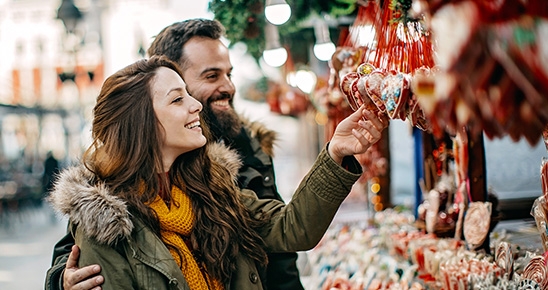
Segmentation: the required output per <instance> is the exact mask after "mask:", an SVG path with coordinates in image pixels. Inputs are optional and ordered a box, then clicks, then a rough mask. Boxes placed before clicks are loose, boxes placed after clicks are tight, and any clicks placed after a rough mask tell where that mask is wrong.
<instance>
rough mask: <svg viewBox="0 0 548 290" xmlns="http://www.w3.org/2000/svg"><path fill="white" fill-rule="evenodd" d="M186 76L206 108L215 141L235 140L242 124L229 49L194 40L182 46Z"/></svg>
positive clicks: (202, 39)
mask: <svg viewBox="0 0 548 290" xmlns="http://www.w3.org/2000/svg"><path fill="white" fill-rule="evenodd" d="M183 50H184V53H183V63H182V64H181V67H182V69H183V77H184V79H185V82H186V84H187V86H188V87H187V89H188V92H189V93H190V94H191V95H192V96H193V97H195V98H196V99H197V100H199V101H200V102H201V103H202V105H203V106H204V112H203V115H204V118H206V122H208V125H209V127H210V129H211V131H212V134H213V136H214V137H215V138H221V137H233V136H235V134H238V133H239V132H240V128H241V124H240V120H239V118H238V115H237V114H236V111H235V110H234V107H233V100H234V94H235V91H236V90H235V87H234V84H233V83H232V80H231V74H232V64H231V63H230V57H229V52H228V48H227V47H226V46H225V45H224V44H223V43H222V42H221V41H220V40H219V39H211V38H207V37H198V36H196V37H193V38H191V39H190V40H189V41H188V42H186V43H185V44H184V46H183Z"/></svg>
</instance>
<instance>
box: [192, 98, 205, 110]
mask: <svg viewBox="0 0 548 290" xmlns="http://www.w3.org/2000/svg"><path fill="white" fill-rule="evenodd" d="M192 100H193V102H194V103H193V104H192V106H191V108H190V110H191V112H192V113H195V112H201V111H202V108H203V107H204V106H203V105H202V103H201V102H200V101H198V100H196V99H195V98H194V97H192Z"/></svg>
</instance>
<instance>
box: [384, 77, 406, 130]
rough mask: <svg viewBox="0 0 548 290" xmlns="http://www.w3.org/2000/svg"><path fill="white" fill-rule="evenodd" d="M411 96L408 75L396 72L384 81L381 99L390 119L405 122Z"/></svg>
mask: <svg viewBox="0 0 548 290" xmlns="http://www.w3.org/2000/svg"><path fill="white" fill-rule="evenodd" d="M409 94H410V89H409V80H408V77H407V76H406V75H404V74H402V73H398V72H395V71H394V72H390V73H389V74H388V75H387V76H386V77H385V78H384V79H383V81H382V85H381V99H382V101H383V102H384V105H385V106H386V113H387V114H388V117H390V118H391V119H402V120H405V117H406V111H405V110H406V106H407V99H408V98H409ZM402 117H403V118H402Z"/></svg>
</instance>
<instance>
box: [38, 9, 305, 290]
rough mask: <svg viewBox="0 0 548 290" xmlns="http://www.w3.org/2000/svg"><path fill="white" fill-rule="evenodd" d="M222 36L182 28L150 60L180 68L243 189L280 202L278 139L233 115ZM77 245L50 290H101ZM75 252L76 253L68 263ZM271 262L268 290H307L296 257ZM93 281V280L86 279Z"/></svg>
mask: <svg viewBox="0 0 548 290" xmlns="http://www.w3.org/2000/svg"><path fill="white" fill-rule="evenodd" d="M223 34H224V28H223V27H222V25H221V24H220V23H219V22H217V21H214V20H207V19H191V20H187V21H183V22H178V23H175V24H172V25H170V26H168V27H166V28H164V29H163V30H162V31H161V32H160V33H159V34H158V35H157V36H156V38H155V40H154V42H153V43H152V45H151V46H150V48H149V49H148V55H149V56H150V55H166V56H167V57H168V58H170V59H171V60H173V61H176V62H178V63H179V65H180V66H181V68H182V70H183V77H184V80H185V82H186V85H187V90H188V92H189V94H190V95H192V96H193V97H194V98H196V99H197V100H199V101H200V102H201V103H202V104H203V111H202V118H203V119H204V120H205V122H206V123H207V124H208V126H209V128H210V129H211V133H212V138H213V140H215V141H217V142H223V143H224V144H225V145H227V146H229V147H231V148H233V149H235V150H237V151H238V153H239V154H240V155H241V158H242V163H243V166H242V168H241V169H240V171H239V178H238V183H239V186H240V187H241V188H249V189H252V190H253V191H255V192H256V193H257V195H258V197H259V198H269V199H278V200H281V199H282V198H281V196H280V194H279V193H278V191H277V188H276V184H275V178H274V168H273V165H272V156H273V142H274V140H275V135H276V134H275V133H274V132H273V131H270V130H268V129H266V128H265V127H263V126H262V125H261V124H259V123H251V122H248V121H246V120H244V119H243V118H241V117H240V116H239V115H238V114H237V113H236V111H235V110H234V107H233V99H234V94H235V87H234V84H233V83H232V80H231V73H232V64H231V62H230V58H229V52H228V48H227V47H226V46H225V45H224V44H223V43H222V42H221V40H220V38H221V36H223ZM73 244H74V241H73V239H72V237H71V236H70V235H67V236H65V237H64V238H63V239H62V240H61V241H60V242H59V243H58V244H57V245H56V248H55V252H54V266H53V267H52V268H51V269H50V270H49V271H48V274H47V277H46V289H62V288H63V287H64V289H65V290H68V289H92V288H93V287H97V288H93V289H100V288H98V287H99V285H100V284H101V283H102V282H103V277H102V276H94V275H96V274H97V273H99V271H100V268H99V266H98V265H92V266H88V267H84V268H82V269H78V267H77V262H76V261H77V257H78V249H77V247H72V245H73ZM71 247H72V253H71V255H70V257H69V258H68V260H67V256H68V252H70V251H71ZM268 258H269V263H268V266H267V269H266V271H265V272H266V273H263V274H264V275H263V277H262V280H263V284H264V286H265V287H266V289H268V290H276V289H288V290H292V289H295V290H299V289H304V288H303V286H302V285H301V282H300V279H299V272H298V269H297V265H296V260H297V254H296V253H273V254H270V255H269V256H268ZM65 262H66V269H65V270H64V274H63V268H65V267H64V266H65ZM89 277H92V278H90V279H87V278H89ZM59 283H63V284H62V285H61V284H59ZM73 286H78V288H73Z"/></svg>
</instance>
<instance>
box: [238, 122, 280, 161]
mask: <svg viewBox="0 0 548 290" xmlns="http://www.w3.org/2000/svg"><path fill="white" fill-rule="evenodd" d="M240 119H241V120H242V123H243V124H244V127H245V129H246V131H247V132H248V133H249V135H250V137H251V138H257V140H259V144H260V146H261V149H262V150H263V151H264V152H265V153H266V154H268V155H269V156H270V157H274V145H275V143H276V139H277V137H278V136H277V135H278V134H277V133H276V132H275V131H272V130H270V129H268V128H266V127H265V126H264V125H263V124H262V123H260V122H256V121H253V122H252V121H249V120H248V119H246V118H244V117H240Z"/></svg>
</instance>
